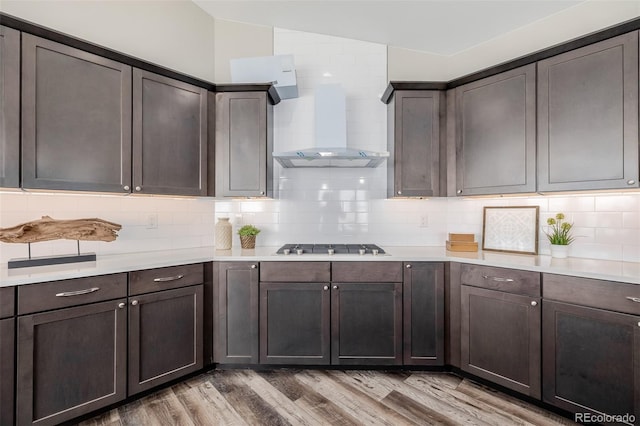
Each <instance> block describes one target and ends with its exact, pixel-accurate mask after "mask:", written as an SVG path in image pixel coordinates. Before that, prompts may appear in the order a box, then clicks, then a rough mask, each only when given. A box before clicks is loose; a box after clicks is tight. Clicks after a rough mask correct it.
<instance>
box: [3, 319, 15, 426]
mask: <svg viewBox="0 0 640 426" xmlns="http://www.w3.org/2000/svg"><path fill="white" fill-rule="evenodd" d="M14 327H15V320H14V319H13V318H9V319H3V320H0V426H10V425H13V424H14V423H13V402H14V400H15V394H14V387H13V385H14V375H13V373H14V367H15V362H14V361H15V359H14V350H15V344H16V342H15V330H14Z"/></svg>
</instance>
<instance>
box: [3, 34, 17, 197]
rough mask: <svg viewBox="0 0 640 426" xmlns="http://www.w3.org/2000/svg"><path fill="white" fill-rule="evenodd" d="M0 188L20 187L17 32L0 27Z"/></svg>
mask: <svg viewBox="0 0 640 426" xmlns="http://www.w3.org/2000/svg"><path fill="white" fill-rule="evenodd" d="M0 111H2V113H1V115H0V188H2V187H4V188H17V187H18V186H20V167H19V166H20V32H19V31H17V30H14V29H12V28H7V27H3V26H0Z"/></svg>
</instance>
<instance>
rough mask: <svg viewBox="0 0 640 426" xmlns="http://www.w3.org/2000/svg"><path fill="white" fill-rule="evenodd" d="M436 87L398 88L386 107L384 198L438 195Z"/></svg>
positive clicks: (438, 101) (441, 98)
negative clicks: (421, 88) (385, 190)
mask: <svg viewBox="0 0 640 426" xmlns="http://www.w3.org/2000/svg"><path fill="white" fill-rule="evenodd" d="M443 102H444V96H443V95H442V94H441V92H440V91H437V90H398V91H396V92H395V94H394V98H393V99H392V100H391V103H390V104H389V106H388V109H387V111H388V113H387V115H388V118H387V132H388V136H387V145H388V146H387V149H388V150H389V153H390V157H389V159H388V160H387V197H389V198H391V197H437V196H439V195H440V112H441V111H444V107H442V106H441V105H442V104H443Z"/></svg>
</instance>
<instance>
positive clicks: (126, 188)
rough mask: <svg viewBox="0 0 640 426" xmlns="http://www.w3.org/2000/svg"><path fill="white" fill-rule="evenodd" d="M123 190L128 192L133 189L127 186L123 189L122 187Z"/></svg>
mask: <svg viewBox="0 0 640 426" xmlns="http://www.w3.org/2000/svg"><path fill="white" fill-rule="evenodd" d="M122 189H124V190H125V191H128V190H130V189H131V188H130V187H129V185H125V186H123V187H122Z"/></svg>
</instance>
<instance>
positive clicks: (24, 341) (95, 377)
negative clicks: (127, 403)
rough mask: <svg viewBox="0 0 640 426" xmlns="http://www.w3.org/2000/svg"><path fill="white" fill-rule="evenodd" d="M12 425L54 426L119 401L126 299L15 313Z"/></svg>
mask: <svg viewBox="0 0 640 426" xmlns="http://www.w3.org/2000/svg"><path fill="white" fill-rule="evenodd" d="M17 341H18V357H17V394H16V395H17V405H16V423H17V424H18V425H30V424H38V425H55V424H59V423H61V422H63V421H66V420H70V419H73V418H75V417H78V416H80V415H83V414H86V413H89V412H91V411H94V410H97V409H99V408H102V407H105V406H108V405H110V404H113V403H116V402H118V401H121V400H123V399H124V398H125V397H126V385H127V382H126V380H127V378H126V377H127V367H126V365H127V309H126V300H125V299H120V300H112V301H108V302H101V303H93V304H89V305H84V306H78V307H73V308H66V309H59V310H55V311H50V312H43V313H37V314H32V315H24V316H21V317H18V335H17Z"/></svg>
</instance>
